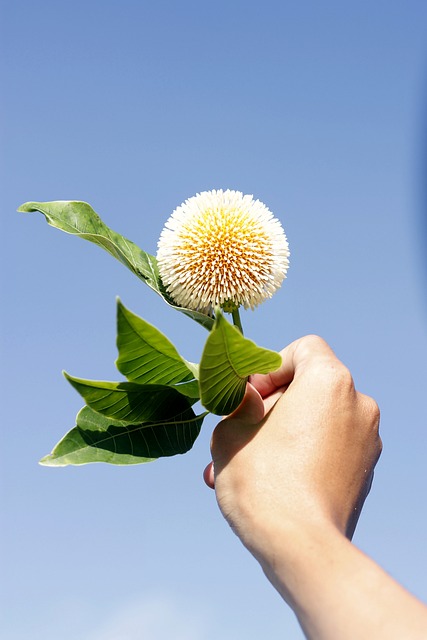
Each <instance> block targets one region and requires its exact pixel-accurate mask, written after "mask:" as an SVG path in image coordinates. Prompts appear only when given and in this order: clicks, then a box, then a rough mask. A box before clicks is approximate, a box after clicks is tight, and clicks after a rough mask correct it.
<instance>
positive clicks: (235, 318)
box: [231, 308, 243, 335]
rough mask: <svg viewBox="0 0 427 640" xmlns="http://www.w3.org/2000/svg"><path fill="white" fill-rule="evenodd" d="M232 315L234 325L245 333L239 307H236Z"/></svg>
mask: <svg viewBox="0 0 427 640" xmlns="http://www.w3.org/2000/svg"><path fill="white" fill-rule="evenodd" d="M231 315H232V317H233V324H234V326H235V327H237V328H238V330H239V331H240V333H241V334H242V335H243V327H242V323H241V320H240V313H239V308H237V309H234V311H232V312H231Z"/></svg>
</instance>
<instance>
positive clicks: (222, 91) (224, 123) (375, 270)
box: [0, 0, 427, 640]
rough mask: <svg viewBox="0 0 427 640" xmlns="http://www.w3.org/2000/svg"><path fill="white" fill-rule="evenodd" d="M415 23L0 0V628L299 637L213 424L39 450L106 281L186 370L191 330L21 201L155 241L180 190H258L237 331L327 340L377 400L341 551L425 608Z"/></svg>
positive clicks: (107, 314)
mask: <svg viewBox="0 0 427 640" xmlns="http://www.w3.org/2000/svg"><path fill="white" fill-rule="evenodd" d="M426 24H427V5H426V3H425V2H421V1H414V0H406V1H405V2H403V1H401V0H397V1H396V2H393V3H387V2H385V1H376V2H367V1H365V0H362V1H361V2H357V3H349V2H338V0H336V1H329V0H327V1H326V2H323V3H316V2H312V1H304V2H279V1H273V0H266V1H264V2H263V3H258V2H251V3H248V2H243V1H235V2H234V1H231V2H223V1H222V0H219V1H217V2H216V3H214V4H213V3H208V2H200V1H199V2H196V1H189V0H182V2H172V1H171V0H169V1H166V0H163V1H158V2H155V3H154V2H145V1H139V2H137V1H130V0H123V1H122V2H120V3H119V2H113V1H111V0H104V1H103V2H101V1H100V0H94V1H92V2H82V1H81V0H75V1H74V2H53V1H51V2H49V1H45V0H41V1H40V2H38V3H32V2H29V0H15V1H14V2H13V3H7V4H6V3H3V6H2V8H1V26H0V29H1V41H2V43H3V44H2V49H3V55H2V56H1V58H2V61H1V76H2V86H3V88H4V91H3V92H2V94H3V95H2V97H1V147H2V152H1V156H2V157H1V173H2V179H1V183H2V189H1V198H2V211H1V214H2V215H1V224H2V237H3V249H2V252H1V260H2V269H1V273H2V276H3V277H2V293H3V295H2V299H3V314H2V372H1V373H2V391H3V394H4V395H3V403H2V407H3V419H2V451H3V456H2V473H1V476H2V478H1V480H2V503H3V506H2V511H3V513H4V514H5V515H4V519H3V523H4V526H3V528H2V529H3V531H2V534H1V535H2V537H3V541H2V544H1V548H2V567H3V569H2V574H3V576H5V577H4V580H3V579H2V582H3V584H2V589H3V591H2V600H1V603H2V608H3V612H2V621H1V623H0V635H1V636H2V637H5V638H8V640H27V639H28V638H31V639H32V640H38V639H43V640H57V638H61V640H72V639H73V640H74V639H75V638H79V640H165V639H166V638H168V639H169V638H171V637H172V638H173V639H174V640H181V638H182V640H184V639H185V640H193V639H194V640H213V639H214V638H217V637H218V635H220V637H221V638H222V639H223V640H236V638H245V639H246V640H255V639H256V640H258V639H259V638H260V637H264V638H268V639H269V640H279V638H280V639H282V638H286V640H300V639H301V638H302V637H303V636H302V632H301V631H300V629H299V627H298V624H297V623H296V621H295V620H294V616H293V614H292V612H291V611H290V610H289V609H288V608H287V606H286V605H285V604H284V603H282V601H281V600H280V598H279V597H278V595H277V594H276V593H275V592H274V590H273V588H272V587H271V586H270V585H269V584H268V582H267V581H266V579H265V578H264V576H263V574H262V572H261V570H260V569H259V567H258V565H257V564H256V562H255V561H254V560H253V559H252V558H251V557H250V555H249V554H248V553H247V552H246V550H245V549H244V548H243V547H242V545H241V544H240V543H239V541H238V540H237V538H235V536H234V535H233V534H232V532H231V531H230V530H229V528H228V526H227V525H226V523H225V522H224V521H223V519H222V517H221V515H220V513H219V511H218V509H217V506H216V503H215V498H214V494H213V493H212V492H211V491H209V490H208V489H207V488H206V487H205V485H204V484H203V481H202V471H203V468H204V466H205V464H206V463H207V462H208V461H209V439H210V434H211V432H212V429H213V428H214V426H215V420H214V419H213V418H212V417H210V418H209V419H208V420H207V421H205V423H204V425H203V428H202V434H201V436H200V438H199V439H198V440H197V442H196V444H195V446H194V448H193V450H192V451H191V452H190V453H189V454H187V455H186V456H184V457H182V456H177V457H175V458H173V459H167V460H160V461H157V462H155V463H152V464H148V465H141V466H134V467H132V468H121V467H118V468H115V467H109V466H105V465H91V466H86V467H79V468H71V467H70V468H66V469H50V468H44V467H41V466H39V465H38V464H37V461H38V460H39V459H40V458H41V457H42V456H44V455H45V454H47V453H49V451H50V450H51V449H52V447H53V445H54V444H55V443H56V442H57V441H58V439H59V438H60V437H61V436H62V435H63V433H64V432H65V431H66V430H68V429H69V428H71V427H72V426H73V425H74V417H75V414H76V412H77V411H78V410H79V408H80V406H81V401H80V398H79V397H78V396H77V394H76V393H75V391H74V390H73V389H72V388H71V387H70V385H68V384H67V382H66V381H65V380H64V378H63V377H62V375H61V370H62V369H66V370H67V371H68V372H70V373H71V374H72V375H75V376H80V377H85V378H95V379H106V380H108V379H111V380H115V379H118V373H117V372H116V370H115V367H114V360H115V358H116V349H115V297H116V295H119V296H120V298H121V299H122V301H123V303H124V304H125V305H126V306H127V307H128V308H129V309H131V310H132V311H134V312H135V313H137V314H139V315H141V316H143V317H144V318H145V319H147V320H148V321H150V322H152V323H154V324H155V325H156V326H158V328H159V329H161V330H162V331H163V332H164V333H166V335H168V337H169V338H170V339H171V340H172V341H173V342H174V343H175V344H176V345H177V346H178V348H179V350H180V351H181V352H182V353H183V355H184V356H185V357H186V358H188V359H189V360H193V361H197V360H198V359H199V358H200V354H201V348H202V346H203V343H204V340H205V337H206V333H205V331H204V330H203V328H201V327H198V326H196V325H195V323H193V322H192V321H191V320H189V319H187V318H185V317H184V316H181V315H180V314H177V313H174V312H173V311H172V310H170V309H168V308H167V307H166V306H165V305H164V304H163V303H162V301H161V300H160V299H159V298H158V297H157V296H156V295H155V294H154V293H153V292H151V291H150V290H149V289H148V288H146V287H144V285H143V284H142V283H141V282H139V281H138V280H137V279H136V278H135V277H134V276H133V275H132V274H131V273H130V272H128V271H127V270H126V269H124V268H123V267H122V266H121V265H120V264H119V263H118V262H117V261H114V260H113V259H112V258H111V257H110V256H108V255H107V254H105V253H103V252H102V251H100V250H99V249H98V248H97V247H95V246H94V245H91V244H89V243H85V242H83V241H82V240H80V239H78V238H73V237H71V236H67V235H66V234H63V233H61V232H59V231H57V230H55V229H53V228H51V227H49V226H48V225H47V224H46V223H45V221H44V219H43V218H42V216H41V215H40V214H36V213H34V214H18V213H15V211H16V208H17V207H18V206H19V205H20V204H21V203H23V202H25V201H29V200H32V201H47V200H67V199H76V200H85V201H87V202H89V203H90V204H91V205H92V206H93V207H94V209H95V210H96V211H97V212H98V213H99V214H100V215H101V216H102V218H103V219H104V221H105V222H106V223H107V224H108V225H109V226H111V227H112V228H113V229H115V230H116V231H119V232H120V233H122V234H123V235H125V236H126V237H128V238H129V239H131V240H133V241H134V242H135V243H137V244H138V245H140V246H141V247H142V248H143V249H145V250H146V251H148V252H149V253H155V252H156V244H157V239H158V237H159V235H160V232H161V229H162V227H163V224H164V222H165V221H166V219H167V218H168V217H169V216H170V214H171V213H172V211H173V210H174V208H175V207H176V206H178V205H179V204H180V203H181V202H182V201H183V200H185V199H186V198H188V197H190V196H192V195H194V194H195V193H197V192H200V191H203V190H206V189H212V188H223V189H226V188H230V189H237V190H240V191H242V192H244V193H250V194H254V196H255V197H256V198H259V199H260V200H262V201H263V202H265V204H266V205H267V206H268V207H269V208H270V209H271V211H273V212H274V214H275V215H276V216H277V217H278V218H279V219H280V220H281V222H282V224H283V226H284V228H285V231H286V234H287V236H288V239H289V244H290V250H291V266H290V269H289V273H288V278H287V280H286V281H285V283H284V285H283V287H282V289H281V290H280V291H279V292H278V293H277V294H276V295H275V297H274V298H273V299H272V300H271V301H268V302H266V303H265V304H263V305H262V306H260V307H259V308H258V309H257V310H256V311H255V312H244V313H243V315H242V322H243V325H244V328H245V334H246V335H247V336H248V337H250V338H252V339H253V340H255V341H256V342H257V343H259V344H260V345H262V346H265V347H268V348H271V349H276V350H279V349H281V348H282V347H283V346H285V344H287V343H288V342H290V341H292V340H294V339H296V338H298V337H300V336H302V335H304V334H307V333H317V334H320V335H322V336H323V337H324V338H325V339H326V340H328V341H329V342H330V344H331V346H332V347H333V349H334V350H335V352H336V353H337V355H338V356H339V357H340V358H341V359H342V360H343V361H344V362H345V363H346V364H347V365H348V366H349V367H350V369H351V371H352V372H353V375H354V378H355V382H356V386H357V387H358V388H359V389H360V391H363V392H364V393H368V394H369V395H372V396H373V397H375V399H376V400H377V401H378V403H379V405H380V408H381V412H382V421H381V436H382V439H383V442H384V452H383V455H382V458H381V460H380V462H379V464H378V467H377V471H376V475H375V482H374V486H373V489H372V492H371V495H370V496H369V498H368V500H367V503H366V506H365V510H364V513H363V514H362V517H361V520H360V523H359V527H358V529H357V532H356V536H355V542H356V544H358V545H359V546H360V547H361V548H362V549H364V550H365V551H366V552H367V553H368V554H370V555H371V556H372V557H373V558H375V559H376V560H377V561H378V562H379V563H380V564H381V565H382V566H383V567H384V568H385V569H386V570H387V571H389V572H390V573H391V574H392V575H393V576H395V577H396V578H397V579H398V580H400V581H402V582H403V583H404V584H405V586H407V587H408V588H409V589H411V590H412V591H413V592H414V593H415V594H416V595H418V596H419V597H421V598H422V599H424V600H427V583H426V580H425V576H426V573H427V560H426V553H425V531H426V528H427V509H426V507H425V493H426V488H427V465H426V457H427V444H426V443H427V439H426V427H427V418H426V416H427V411H426V406H425V396H426V378H427V376H426V373H427V367H426V356H427V335H426V316H427V296H426V293H425V291H426V275H427V266H426V265H427V251H426V250H425V243H426V235H425V232H426V228H427V226H426V223H425V220H426V219H427V216H425V215H424V214H425V213H426V211H427V206H426V201H427V198H425V199H424V200H423V197H424V196H425V194H426V190H425V182H423V179H422V176H423V174H424V173H425V171H424V169H425V166H424V165H423V161H424V160H425V159H426V157H427V154H426V152H425V148H423V143H425V142H426V140H427V133H426V132H427V126H426V118H425V107H426V96H427V94H426V91H425V89H426V82H425V81H426V71H427V65H426V62H427V55H426V54H427V44H426V39H425V33H426Z"/></svg>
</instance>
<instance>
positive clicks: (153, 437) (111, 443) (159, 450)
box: [40, 407, 206, 467]
mask: <svg viewBox="0 0 427 640" xmlns="http://www.w3.org/2000/svg"><path fill="white" fill-rule="evenodd" d="M205 415H206V414H202V415H200V416H196V415H195V414H194V412H193V411H192V409H188V410H187V411H186V412H184V413H183V414H182V415H181V416H177V417H176V418H174V419H173V420H171V421H163V422H157V423H155V424H150V423H149V424H127V423H125V422H122V421H120V420H112V419H111V418H107V417H105V416H102V415H101V414H99V413H97V412H96V411H93V410H92V409H90V408H89V407H83V409H82V410H81V411H80V412H79V413H78V414H77V419H76V426H75V427H74V428H73V429H71V431H69V432H68V433H67V434H66V435H65V436H64V437H63V438H62V439H61V440H60V441H59V442H58V444H57V445H56V447H55V448H54V449H53V451H52V453H51V454H49V455H47V456H45V457H44V458H42V459H41V460H40V464H42V465H45V466H50V467H64V466H67V465H81V464H88V463H90V462H106V463H109V464H116V465H129V464H142V463H144V462H151V461H153V460H157V458H160V457H165V456H173V455H176V454H182V453H186V452H187V451H189V450H190V449H191V447H192V446H193V444H194V442H195V440H196V438H197V436H198V435H199V433H200V428H201V426H202V422H203V419H204V417H205Z"/></svg>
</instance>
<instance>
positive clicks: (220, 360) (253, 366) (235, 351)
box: [199, 311, 282, 415]
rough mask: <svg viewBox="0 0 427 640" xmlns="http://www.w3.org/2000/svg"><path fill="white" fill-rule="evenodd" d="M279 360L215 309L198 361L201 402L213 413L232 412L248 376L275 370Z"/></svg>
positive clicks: (276, 355)
mask: <svg viewBox="0 0 427 640" xmlns="http://www.w3.org/2000/svg"><path fill="white" fill-rule="evenodd" d="M281 362H282V359H281V356H280V355H279V354H278V353H276V352H275V351H270V350H269V349H263V348H261V347H258V346H257V345H256V344H255V343H254V342H252V340H248V339H247V338H244V337H243V335H242V334H241V333H240V331H239V330H238V329H236V327H233V325H231V324H230V323H229V322H227V321H226V320H225V318H224V317H223V315H222V313H221V312H220V311H218V312H217V314H216V320H215V324H214V327H213V329H212V331H211V332H210V334H209V336H208V339H207V341H206V344H205V347H204V350H203V354H202V359H201V362H200V377H199V385H200V394H201V397H200V399H201V402H202V404H203V406H204V407H205V408H206V409H207V410H208V411H210V412H212V413H215V414H216V415H227V414H229V413H231V412H232V411H234V410H235V409H237V407H238V406H239V404H240V403H241V401H242V400H243V396H244V394H245V388H246V382H247V380H248V376H250V375H252V374H254V373H269V372H270V371H275V370H276V369H278V368H279V367H280V365H281Z"/></svg>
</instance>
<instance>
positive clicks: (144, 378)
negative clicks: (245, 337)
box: [116, 300, 198, 397]
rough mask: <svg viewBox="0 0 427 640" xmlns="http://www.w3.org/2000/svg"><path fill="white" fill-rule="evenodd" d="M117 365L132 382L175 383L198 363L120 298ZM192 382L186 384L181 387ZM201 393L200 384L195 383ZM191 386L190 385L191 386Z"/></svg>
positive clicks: (189, 375) (189, 377)
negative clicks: (190, 363) (193, 362)
mask: <svg viewBox="0 0 427 640" xmlns="http://www.w3.org/2000/svg"><path fill="white" fill-rule="evenodd" d="M117 348H118V351H119V357H118V358H117V361H116V366H117V369H118V370H119V371H120V372H121V373H122V374H123V375H124V376H126V378H127V379H128V380H130V381H131V382H138V383H139V384H162V385H169V386H170V385H174V384H179V383H182V382H189V381H191V380H193V378H194V371H195V366H196V365H194V364H192V365H190V366H191V367H192V369H189V367H188V365H187V363H186V361H185V360H184V359H183V358H182V357H181V356H180V355H179V353H178V351H177V350H176V348H175V347H174V345H173V344H172V343H171V342H170V341H169V340H168V339H167V338H166V336H165V335H164V334H163V333H162V332H161V331H159V330H158V329H157V328H156V327H154V326H153V325H152V324H150V323H148V322H146V321H145V320H143V319H142V318H140V317H139V316H137V315H135V314H134V313H132V312H131V311H129V309H126V307H125V306H124V305H123V304H122V303H121V302H120V300H118V301H117ZM188 387H189V385H183V386H182V387H181V393H182V392H183V391H182V389H183V388H184V389H185V388H188ZM192 387H193V388H194V390H195V393H196V396H195V397H198V384H197V382H195V384H193V385H192ZM189 388H190V389H191V386H190V387H189Z"/></svg>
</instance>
